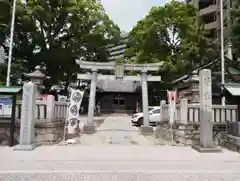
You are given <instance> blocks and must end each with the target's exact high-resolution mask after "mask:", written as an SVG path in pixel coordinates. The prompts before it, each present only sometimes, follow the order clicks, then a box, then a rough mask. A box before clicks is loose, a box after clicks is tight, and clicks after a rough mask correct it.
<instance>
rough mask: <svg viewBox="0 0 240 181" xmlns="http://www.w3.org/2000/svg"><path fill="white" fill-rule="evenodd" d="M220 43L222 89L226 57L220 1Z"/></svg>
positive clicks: (223, 98)
mask: <svg viewBox="0 0 240 181" xmlns="http://www.w3.org/2000/svg"><path fill="white" fill-rule="evenodd" d="M220 41H221V72H222V74H221V75H222V81H221V84H222V88H221V89H223V88H224V85H225V57H224V25H223V0H220ZM225 102H226V100H225V97H224V96H223V97H222V105H225Z"/></svg>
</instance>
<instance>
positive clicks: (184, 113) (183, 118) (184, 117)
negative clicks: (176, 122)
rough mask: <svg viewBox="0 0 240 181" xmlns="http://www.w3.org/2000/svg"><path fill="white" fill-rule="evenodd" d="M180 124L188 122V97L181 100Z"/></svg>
mask: <svg viewBox="0 0 240 181" xmlns="http://www.w3.org/2000/svg"><path fill="white" fill-rule="evenodd" d="M180 124H181V125H187V124H188V100H187V99H181V100H180Z"/></svg>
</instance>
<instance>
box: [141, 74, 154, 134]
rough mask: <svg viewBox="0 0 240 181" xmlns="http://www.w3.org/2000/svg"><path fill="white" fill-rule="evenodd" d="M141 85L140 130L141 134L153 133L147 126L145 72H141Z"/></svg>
mask: <svg viewBox="0 0 240 181" xmlns="http://www.w3.org/2000/svg"><path fill="white" fill-rule="evenodd" d="M141 83H142V107H143V126H142V128H141V131H142V134H148V133H152V132H153V128H152V127H150V126H149V114H148V85H147V71H145V70H142V75H141Z"/></svg>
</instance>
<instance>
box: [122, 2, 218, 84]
mask: <svg viewBox="0 0 240 181" xmlns="http://www.w3.org/2000/svg"><path fill="white" fill-rule="evenodd" d="M207 35H208V32H206V31H205V30H204V28H203V26H202V25H201V22H200V20H199V19H198V18H197V11H196V9H195V8H194V7H193V6H192V5H189V4H185V3H182V2H178V1H171V2H170V3H167V4H166V5H164V6H158V7H153V8H152V9H151V10H150V12H149V14H148V15H147V16H146V17H145V18H143V19H142V20H141V21H139V22H138V23H137V25H136V26H135V27H134V28H133V30H132V31H131V32H130V37H129V43H128V49H127V51H126V56H127V57H128V56H132V55H133V54H136V55H137V58H136V61H135V62H137V63H145V62H159V61H163V62H164V65H163V67H162V69H161V75H162V76H163V80H164V81H171V80H172V79H174V78H176V76H179V75H181V74H182V73H185V72H186V71H187V70H190V69H191V67H192V66H194V65H197V64H201V63H205V61H207V60H211V59H212V58H213V57H214V56H215V45H214V44H213V41H212V40H211V39H209V38H207Z"/></svg>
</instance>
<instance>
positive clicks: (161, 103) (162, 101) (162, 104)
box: [159, 100, 166, 122]
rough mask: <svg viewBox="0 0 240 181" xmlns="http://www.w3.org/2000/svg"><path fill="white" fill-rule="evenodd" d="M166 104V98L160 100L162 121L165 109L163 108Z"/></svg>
mask: <svg viewBox="0 0 240 181" xmlns="http://www.w3.org/2000/svg"><path fill="white" fill-rule="evenodd" d="M165 104H166V101H165V100H161V101H160V120H159V121H160V122H161V121H164V110H163V106H164V105H165Z"/></svg>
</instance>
